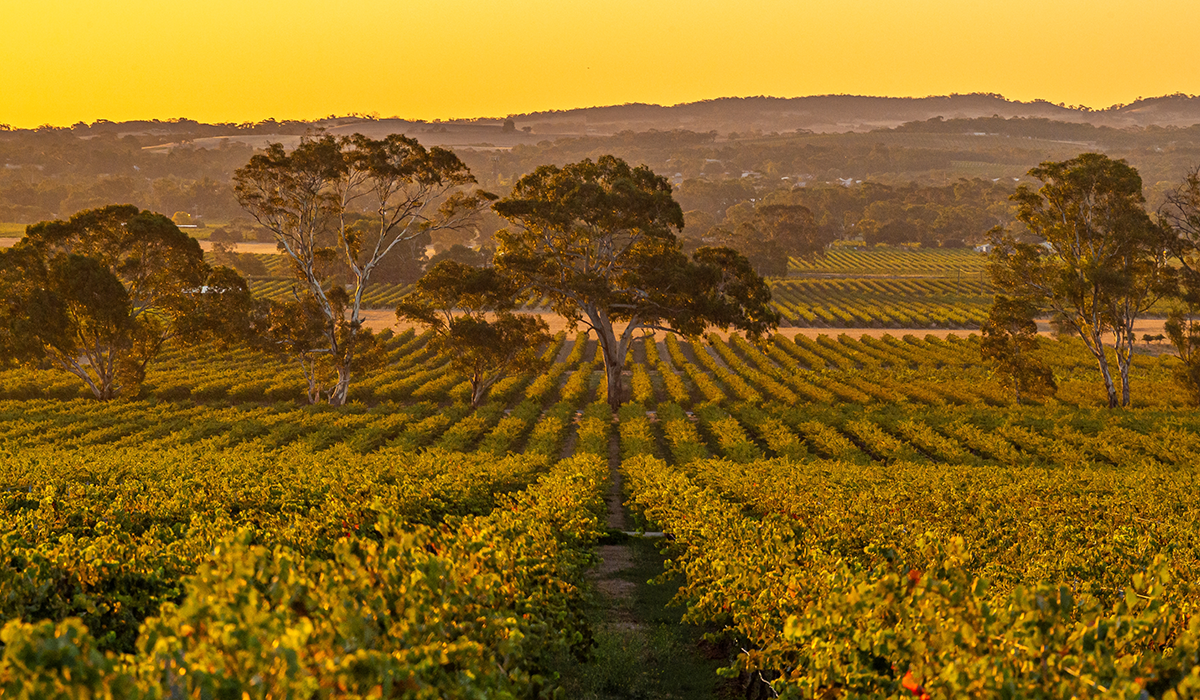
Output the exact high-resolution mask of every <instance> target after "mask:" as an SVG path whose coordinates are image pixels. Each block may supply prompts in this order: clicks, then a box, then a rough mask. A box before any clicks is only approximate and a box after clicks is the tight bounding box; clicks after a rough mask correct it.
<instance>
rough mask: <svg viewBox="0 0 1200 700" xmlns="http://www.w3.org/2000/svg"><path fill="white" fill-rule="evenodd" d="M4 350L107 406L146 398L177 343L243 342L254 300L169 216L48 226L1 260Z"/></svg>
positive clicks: (117, 208)
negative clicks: (157, 364)
mask: <svg viewBox="0 0 1200 700" xmlns="http://www.w3.org/2000/svg"><path fill="white" fill-rule="evenodd" d="M0 298H3V299H4V303H3V305H0V346H5V347H6V348H7V349H8V350H9V353H11V355H10V356H11V359H14V360H24V361H27V362H33V361H41V362H47V363H49V364H50V365H51V366H53V367H56V368H58V369H61V370H64V371H67V372H70V373H71V374H74V375H75V376H77V377H79V379H80V380H81V381H83V383H84V384H85V385H86V386H87V387H88V389H89V390H90V391H91V392H92V394H93V395H94V396H95V397H96V398H98V399H101V400H108V399H112V398H115V397H117V396H128V395H131V394H134V393H136V392H137V389H138V387H139V385H140V384H141V382H142V380H143V379H144V378H145V375H146V368H147V366H148V365H149V364H150V363H151V362H152V361H153V359H154V358H155V357H156V356H157V355H158V353H159V351H160V350H161V349H162V347H163V345H164V344H165V343H167V342H168V341H171V340H176V341H180V342H200V341H206V340H213V339H217V340H228V339H232V338H237V337H240V336H241V335H242V333H243V331H244V329H245V327H246V324H247V317H248V312H249V307H250V294H249V290H248V289H247V287H246V283H245V281H244V280H242V278H241V277H240V276H239V275H238V274H237V273H236V272H234V271H232V270H230V269H228V268H215V269H214V268H212V267H210V266H209V265H208V264H206V263H205V262H204V257H203V254H202V253H201V251H200V246H199V244H198V243H197V242H196V241H195V240H194V239H192V238H190V237H188V236H187V235H186V234H184V233H183V232H182V231H180V230H179V228H178V227H176V225H175V224H174V223H173V222H172V221H171V220H170V219H168V218H167V217H165V216H162V215H161V214H154V213H152V212H148V211H139V210H138V208H137V207H135V206H132V205H113V206H108V207H102V208H100V209H91V210H87V211H83V212H80V213H78V214H76V215H75V216H72V217H71V218H70V219H69V220H67V221H43V222H41V223H37V224H33V225H31V226H29V227H28V228H27V229H26V234H25V237H24V238H23V239H22V240H21V242H20V243H19V244H17V246H15V247H14V248H13V249H12V250H10V251H7V252H6V253H5V254H3V255H2V256H0Z"/></svg>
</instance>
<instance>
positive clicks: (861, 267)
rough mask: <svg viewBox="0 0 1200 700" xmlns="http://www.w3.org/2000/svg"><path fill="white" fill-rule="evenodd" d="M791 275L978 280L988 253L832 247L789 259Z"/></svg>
mask: <svg viewBox="0 0 1200 700" xmlns="http://www.w3.org/2000/svg"><path fill="white" fill-rule="evenodd" d="M789 270H790V271H791V273H792V274H801V275H804V274H812V273H824V274H833V275H845V276H855V275H896V276H905V277H954V278H960V277H961V278H964V279H968V278H969V279H975V280H978V279H980V275H981V274H985V272H986V270H987V256H986V255H983V254H981V253H977V252H975V251H974V250H973V249H970V248H933V249H921V248H917V249H907V248H864V249H857V248H852V247H848V246H834V247H831V248H830V249H829V250H827V251H826V253H825V255H824V256H823V257H820V258H817V259H815V260H812V261H807V260H796V259H794V258H793V259H792V261H791V265H790V266H789Z"/></svg>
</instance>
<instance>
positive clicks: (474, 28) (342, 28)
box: [0, 0, 1200, 127]
mask: <svg viewBox="0 0 1200 700" xmlns="http://www.w3.org/2000/svg"><path fill="white" fill-rule="evenodd" d="M1198 29H1200V2H1197V1H1196V0H1138V1H1136V2H1134V1H1130V0H757V1H756V0H740V1H734V0H605V1H600V0H336V1H335V0H286V1H284V0H237V1H234V0H88V1H87V2H81V1H80V0H0V123H8V124H12V125H13V126H18V127H31V126H37V125H39V124H46V123H49V124H55V125H68V124H72V123H74V122H77V121H81V120H82V121H86V122H91V121H94V120H96V119H110V120H113V121H118V120H126V119H152V118H157V119H168V118H173V117H189V118H193V119H198V120H201V121H236V122H241V121H255V120H259V119H264V118H267V117H275V118H279V119H287V118H294V119H308V118H316V117H322V116H327V115H329V114H347V113H350V112H364V113H372V112H375V113H378V114H379V115H381V116H385V117H386V116H400V117H406V118H414V119H435V118H443V119H446V118H454V117H475V116H504V115H506V114H511V113H520V112H530V111H535V110H543V109H568V108H572V107H587V106H593V105H605V104H622V103H625V102H653V103H658V104H675V103H679V102H691V101H695V100H702V99H709V98H715V97H725V96H747V95H774V96H778V97H795V96H802V95H817V94H828V93H846V94H860V95H894V96H924V95H941V94H949V93H951V92H959V93H966V92H997V93H1001V94H1003V95H1005V96H1007V97H1009V98H1011V99H1020V100H1031V99H1037V98H1041V99H1047V100H1050V101H1052V102H1063V103H1066V104H1084V105H1088V106H1091V107H1107V106H1110V105H1112V104H1114V103H1118V102H1123V103H1124V102H1132V101H1133V100H1135V99H1137V98H1138V97H1139V96H1145V97H1151V96H1157V95H1163V94H1169V93H1174V92H1187V93H1193V94H1194V93H1200V66H1198V65H1197V60H1196V59H1197V53H1196V46H1197V44H1196V41H1197V30H1198Z"/></svg>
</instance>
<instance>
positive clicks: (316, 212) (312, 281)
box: [233, 134, 494, 405]
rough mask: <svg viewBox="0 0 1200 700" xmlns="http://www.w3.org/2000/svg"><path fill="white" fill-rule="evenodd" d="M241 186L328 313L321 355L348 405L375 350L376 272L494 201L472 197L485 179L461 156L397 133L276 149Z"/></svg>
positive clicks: (246, 172)
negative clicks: (367, 298)
mask: <svg viewBox="0 0 1200 700" xmlns="http://www.w3.org/2000/svg"><path fill="white" fill-rule="evenodd" d="M233 181H234V191H235V193H236V195H237V199H238V202H240V203H241V205H242V206H243V207H244V208H245V209H246V210H247V211H248V212H250V214H251V216H253V217H254V219H255V220H256V221H258V223H259V224H260V225H262V226H263V227H264V228H266V229H267V230H268V231H270V232H271V234H272V235H273V236H274V238H275V241H276V243H277V244H278V245H279V248H280V249H281V250H282V251H283V252H284V253H285V254H286V255H287V256H288V258H289V259H290V260H291V262H292V267H293V273H294V275H295V277H296V279H297V281H298V295H301V294H302V295H307V296H311V297H312V301H311V303H312V304H314V305H315V308H316V309H318V310H319V311H320V313H321V314H322V316H323V317H324V321H323V329H322V334H323V336H324V339H325V340H324V343H323V347H321V348H314V349H312V352H313V353H316V354H320V355H323V356H324V360H323V361H324V363H325V364H327V365H328V366H329V367H330V368H331V371H332V372H333V373H334V374H336V381H335V382H334V383H333V386H332V388H331V389H330V391H329V392H328V394H327V400H328V402H329V403H330V404H333V405H342V404H344V403H345V402H346V399H347V395H348V392H349V388H350V380H351V370H352V368H353V366H354V361H355V355H356V353H357V352H359V351H369V350H370V348H369V347H368V346H369V343H370V341H369V340H368V337H369V336H367V335H366V334H363V333H361V329H362V316H361V309H362V299H363V294H364V293H365V292H366V290H367V286H368V284H369V282H370V278H371V273H372V271H374V270H375V269H376V268H377V267H379V266H380V264H381V263H382V262H383V261H384V260H385V259H386V258H388V256H390V255H392V254H393V253H394V252H396V251H397V249H398V248H399V247H400V246H402V245H403V244H404V243H405V242H407V241H411V240H413V239H416V238H418V237H420V236H424V235H428V234H431V233H432V232H434V231H438V230H442V229H448V228H455V227H458V226H461V225H464V224H465V223H467V221H468V220H469V219H470V218H471V217H472V216H473V215H474V214H475V213H477V212H478V211H479V210H480V209H481V208H482V207H483V206H484V205H485V204H486V203H487V202H488V201H490V200H491V199H494V197H493V196H492V195H489V194H487V193H485V192H482V191H479V190H476V191H468V188H469V186H470V185H472V184H474V183H475V178H474V177H473V176H472V175H471V173H470V171H469V170H468V169H467V166H466V165H464V164H463V162H462V161H461V160H459V159H458V157H457V156H456V155H454V153H452V152H451V151H448V150H446V149H442V148H437V147H435V148H431V149H426V148H424V147H423V146H421V145H420V144H419V143H418V142H417V141H416V140H415V139H411V138H408V137H405V136H401V135H397V134H393V135H390V136H387V137H386V138H384V139H382V140H374V139H370V138H367V137H366V136H363V135H361V134H354V135H352V136H343V137H336V138H335V137H334V136H331V135H323V136H319V137H315V138H309V137H305V138H303V139H301V141H300V144H299V145H298V146H297V147H296V148H295V149H293V150H292V151H290V152H289V151H286V150H285V149H284V147H283V146H282V145H281V144H278V143H275V144H271V145H269V146H268V147H267V148H266V150H265V151H264V152H262V153H259V154H256V155H255V156H253V157H252V158H251V159H250V162H249V163H247V164H246V166H245V167H243V168H240V169H238V170H237V171H236V172H235V173H234V177H233ZM335 270H337V271H340V272H343V273H345V275H346V276H347V278H348V282H347V283H346V284H345V285H344V286H343V289H344V290H345V291H346V300H345V303H344V304H342V303H340V301H339V299H334V298H333V297H332V296H331V290H332V288H333V287H334V286H337V285H338V283H337V282H336V281H332V280H331V278H333V277H334V274H333V273H334V271H335ZM308 303H310V302H307V301H306V302H304V304H308ZM297 308H299V306H298V307H297ZM310 356H312V354H311V353H310Z"/></svg>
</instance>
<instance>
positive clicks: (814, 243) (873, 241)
mask: <svg viewBox="0 0 1200 700" xmlns="http://www.w3.org/2000/svg"><path fill="white" fill-rule="evenodd" d="M1011 184H1012V183H1003V182H992V181H990V180H980V179H972V180H965V179H964V180H959V181H958V182H955V183H953V184H949V185H917V184H912V183H910V184H908V185H903V186H895V187H893V186H889V185H881V184H877V183H862V184H861V185H857V186H854V187H842V186H819V187H788V188H783V189H778V190H774V191H771V192H767V193H765V194H763V193H758V192H756V190H755V189H754V186H753V184H752V183H751V182H748V181H746V180H725V181H715V182H713V181H707V180H691V181H687V182H684V183H683V185H681V186H680V187H679V188H678V191H677V194H676V196H677V198H678V200H679V201H680V203H681V204H682V205H683V206H684V208H685V213H684V220H685V223H686V226H685V227H684V230H683V235H684V237H685V239H687V240H689V241H694V242H696V243H697V244H698V243H699V242H701V241H710V240H721V241H725V242H727V244H729V245H732V246H733V247H735V248H737V249H738V250H739V251H741V252H743V253H745V254H746V255H747V256H750V257H751V258H752V259H755V260H758V259H761V257H762V256H763V253H762V252H760V251H761V248H762V243H761V239H762V234H761V226H757V225H756V224H754V222H755V221H756V220H759V219H761V218H762V217H763V216H764V213H763V212H764V211H772V210H777V208H778V207H791V208H795V209H796V210H797V211H798V210H799V208H802V209H803V210H805V211H806V212H807V214H806V215H805V218H806V219H808V220H809V222H810V223H807V224H806V226H805V232H804V233H803V234H802V235H796V236H793V237H792V238H791V242H787V243H784V244H783V245H782V248H783V251H782V253H785V254H786V255H791V256H792V257H805V256H808V255H812V254H814V252H819V249H820V248H822V247H823V246H825V245H828V244H829V243H830V242H832V241H837V240H861V241H862V242H863V244H864V245H877V244H888V245H899V244H919V245H923V246H930V247H962V246H964V245H968V244H974V243H979V242H982V241H983V240H985V239H986V236H987V232H988V231H989V230H991V229H992V228H993V227H995V226H1004V225H1007V224H1009V223H1011V222H1012V221H1013V214H1014V207H1013V205H1012V203H1011V202H1010V201H1009V198H1010V196H1011V195H1012V193H1013V188H1012V187H1011ZM747 224H750V225H751V227H750V228H746V226H747ZM756 230H758V231H759V233H757V234H756ZM739 231H741V232H742V233H739ZM776 259H782V258H780V257H779V254H777V255H776ZM756 266H757V265H756ZM779 269H785V268H780V267H778V266H777V265H776V266H774V267H759V270H760V271H761V272H763V273H764V274H771V275H775V274H783V273H782V272H777V271H776V270H779Z"/></svg>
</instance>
